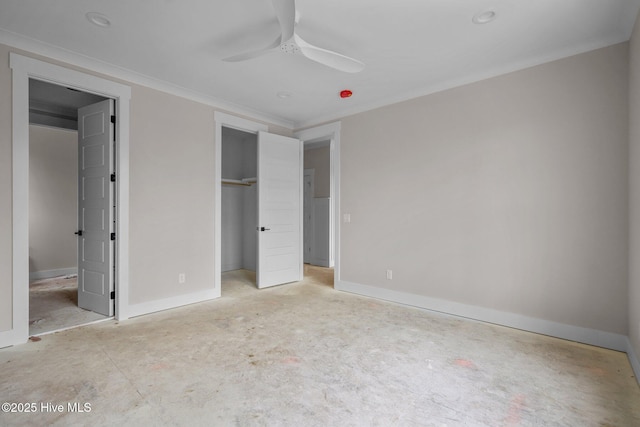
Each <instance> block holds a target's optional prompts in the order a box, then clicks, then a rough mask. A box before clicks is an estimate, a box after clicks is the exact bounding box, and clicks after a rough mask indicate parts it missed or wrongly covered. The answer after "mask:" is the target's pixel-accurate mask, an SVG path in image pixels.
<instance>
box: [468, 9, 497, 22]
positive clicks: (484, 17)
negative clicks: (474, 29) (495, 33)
mask: <svg viewBox="0 0 640 427" xmlns="http://www.w3.org/2000/svg"><path fill="white" fill-rule="evenodd" d="M496 16H497V15H496V12H495V11H494V10H485V11H484V12H478V13H476V14H475V15H473V19H472V21H473V23H474V24H488V23H489V22H491V21H493V20H494V19H496Z"/></svg>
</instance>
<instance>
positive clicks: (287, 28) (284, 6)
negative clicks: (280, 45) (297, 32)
mask: <svg viewBox="0 0 640 427" xmlns="http://www.w3.org/2000/svg"><path fill="white" fill-rule="evenodd" d="M272 1H273V8H274V9H275V11H276V15H277V16H278V22H279V23H280V30H281V32H282V41H283V42H286V41H288V40H289V39H290V38H291V37H293V27H294V26H295V23H296V1H295V0H272Z"/></svg>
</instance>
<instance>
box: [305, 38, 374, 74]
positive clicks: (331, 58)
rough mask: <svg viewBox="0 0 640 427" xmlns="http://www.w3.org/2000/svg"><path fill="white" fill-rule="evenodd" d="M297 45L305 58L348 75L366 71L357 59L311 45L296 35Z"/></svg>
mask: <svg viewBox="0 0 640 427" xmlns="http://www.w3.org/2000/svg"><path fill="white" fill-rule="evenodd" d="M296 44H297V45H298V47H299V48H300V53H302V54H303V55H304V56H306V57H307V58H309V59H311V60H312V61H316V62H319V63H320V64H323V65H326V66H327V67H331V68H335V69H336V70H340V71H344V72H346V73H359V72H360V71H362V70H364V64H363V63H362V62H360V61H358V60H357V59H353V58H349V57H348V56H345V55H342V54H340V53H337V52H333V51H331V50H327V49H322V48H321V47H317V46H314V45H312V44H309V43H307V42H306V41H304V40H302V39H301V38H300V36H298V35H296Z"/></svg>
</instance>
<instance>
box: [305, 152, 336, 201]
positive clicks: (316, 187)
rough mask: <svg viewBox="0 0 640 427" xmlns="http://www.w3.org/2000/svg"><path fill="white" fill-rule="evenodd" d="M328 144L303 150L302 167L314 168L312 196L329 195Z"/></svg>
mask: <svg viewBox="0 0 640 427" xmlns="http://www.w3.org/2000/svg"><path fill="white" fill-rule="evenodd" d="M329 150H330V148H329V146H326V147H319V148H310V149H305V150H304V168H305V169H314V170H315V172H314V176H313V180H314V181H313V197H331V189H330V185H331V184H330V180H329V175H330V173H331V171H330V165H331V158H330V156H331V153H330V151H329Z"/></svg>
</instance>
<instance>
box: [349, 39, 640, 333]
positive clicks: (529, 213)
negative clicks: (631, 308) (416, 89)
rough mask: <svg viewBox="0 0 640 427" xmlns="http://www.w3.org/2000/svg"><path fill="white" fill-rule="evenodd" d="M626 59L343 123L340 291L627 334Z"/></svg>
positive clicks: (527, 74) (485, 85)
mask: <svg viewBox="0 0 640 427" xmlns="http://www.w3.org/2000/svg"><path fill="white" fill-rule="evenodd" d="M627 54H628V45H627V44H619V45H616V46H612V47H609V48H605V49H600V50H596V51H593V52H589V53H585V54H581V55H577V56H573V57H570V58H566V59H562V60H559V61H555V62H551V63H547V64H544V65H540V66H537V67H533V68H529V69H526V70H523V71H518V72H514V73H510V74H507V75H503V76H500V77H496V78H492V79H488V80H484V81H481V82H478V83H475V84H470V85H467V86H463V87H459V88H456V89H451V90H447V91H443V92H440V93H436V94H433V95H429V96H425V97H421V98H418V99H414V100H411V101H407V102H402V103H399V104H395V105H391V106H388V107H385V108H380V109H377V110H373V111H369V112H365V113H362V114H358V115H354V116H351V117H348V118H345V119H344V120H343V121H342V135H341V144H342V146H341V209H342V212H343V213H350V214H351V223H347V224H342V228H341V242H340V244H341V264H340V265H341V269H342V272H341V275H342V277H341V278H342V279H343V280H345V281H349V282H352V283H359V284H365V285H371V286H375V287H378V288H386V289H391V290H395V291H400V292H404V293H407V294H414V295H420V296H426V297H433V298H439V299H442V300H448V301H454V302H458V303H463V304H469V305H474V306H480V307H485V308H489V309H494V310H499V311H502V312H509V313H518V314H520V315H524V316H529V317H533V318H539V319H545V320H549V321H554V322H559V323H563V324H568V325H575V326H580V327H584V328H593V329H596V330H602V331H608V332H613V333H619V334H625V335H626V333H627V312H628V301H627V297H628V293H627V275H628V274H627V262H628V261H627V243H628V239H627V236H628V225H627V224H628V222H627V221H628V204H627V199H628V186H627V177H628V175H627V171H628V168H627V153H628V151H627V147H628V114H627V112H628V110H627V102H628V97H627V95H628V85H627V80H628V79H627V64H628V62H627ZM386 269H393V280H391V281H390V280H387V279H386V278H385V271H386Z"/></svg>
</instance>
